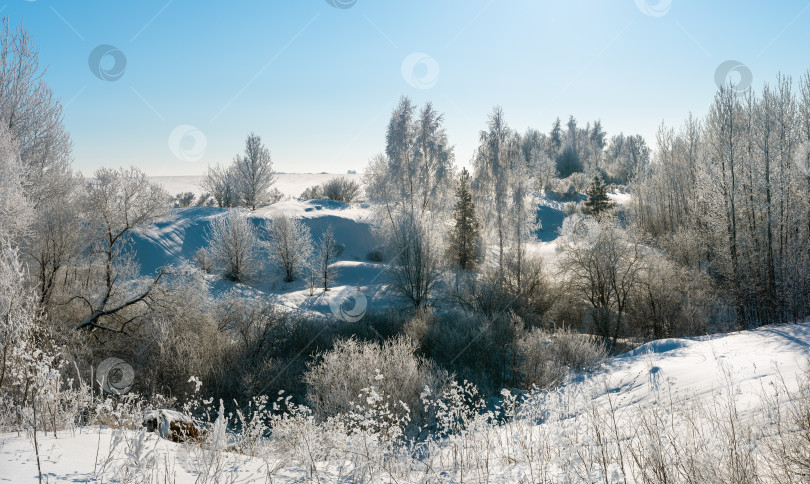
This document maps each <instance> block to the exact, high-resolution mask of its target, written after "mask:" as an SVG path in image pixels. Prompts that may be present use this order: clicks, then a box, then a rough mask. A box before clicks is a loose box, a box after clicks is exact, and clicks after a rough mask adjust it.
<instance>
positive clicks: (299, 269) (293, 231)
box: [267, 213, 312, 282]
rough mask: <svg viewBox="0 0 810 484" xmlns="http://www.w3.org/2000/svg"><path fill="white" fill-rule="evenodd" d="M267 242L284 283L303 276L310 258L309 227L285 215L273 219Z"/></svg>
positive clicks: (310, 236)
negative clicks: (282, 275)
mask: <svg viewBox="0 0 810 484" xmlns="http://www.w3.org/2000/svg"><path fill="white" fill-rule="evenodd" d="M268 230H269V233H270V240H269V241H268V242H267V244H268V247H269V250H270V257H271V259H272V261H273V263H274V264H275V265H276V266H277V267H278V268H279V269H280V270H281V272H282V274H284V281H285V282H292V281H294V280H295V279H296V278H298V277H299V276H301V275H303V274H304V271H305V269H306V268H307V264H308V262H309V260H310V257H311V256H312V235H311V234H310V231H309V227H307V226H306V225H304V223H303V222H302V221H301V220H300V219H297V218H293V217H290V216H289V215H287V214H284V213H282V214H279V215H276V216H274V217H273V220H272V222H271V223H270V227H269V229H268Z"/></svg>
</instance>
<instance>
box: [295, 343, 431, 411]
mask: <svg viewBox="0 0 810 484" xmlns="http://www.w3.org/2000/svg"><path fill="white" fill-rule="evenodd" d="M415 351H416V344H415V343H414V342H413V341H411V340H410V339H408V338H406V337H398V338H395V339H390V340H387V341H385V342H383V343H367V342H361V341H358V340H356V339H348V340H344V341H340V342H338V343H336V344H335V346H334V347H333V348H332V349H331V350H330V351H327V352H325V353H323V354H322V355H321V356H320V358H318V360H317V362H316V363H314V364H312V365H310V368H309V371H307V373H306V375H305V381H306V383H307V401H308V402H309V403H310V405H311V406H312V409H313V411H314V412H315V415H316V416H317V417H318V418H321V419H325V418H327V417H329V416H334V415H339V414H343V415H346V414H348V413H350V412H351V411H352V410H354V409H356V407H357V406H358V405H362V404H364V402H363V400H364V399H365V400H366V401H368V399H369V398H371V399H372V400H374V399H376V398H377V397H376V396H372V395H370V391H369V390H365V391H364V389H370V388H372V387H373V393H374V394H375V395H377V396H379V397H380V398H382V399H383V401H384V402H385V403H388V404H390V406H391V409H392V410H393V411H394V413H395V414H396V415H398V416H402V415H403V414H404V413H411V415H414V414H416V413H418V412H419V410H420V407H421V405H420V394H421V393H422V392H423V391H424V389H425V387H426V386H427V387H430V388H432V389H433V390H434V391H435V390H436V389H438V388H441V387H443V386H444V384H445V381H446V379H447V375H446V374H445V373H444V372H441V371H440V370H437V369H436V368H435V367H434V366H433V364H432V363H431V362H430V361H428V360H426V359H424V358H421V357H419V356H416V355H415ZM364 394H365V395H364ZM400 402H401V403H400Z"/></svg>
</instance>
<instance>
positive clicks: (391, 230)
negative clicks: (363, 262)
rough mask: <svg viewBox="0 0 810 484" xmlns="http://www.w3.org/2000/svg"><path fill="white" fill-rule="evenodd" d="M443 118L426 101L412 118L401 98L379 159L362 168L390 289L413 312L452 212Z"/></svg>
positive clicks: (427, 288)
mask: <svg viewBox="0 0 810 484" xmlns="http://www.w3.org/2000/svg"><path fill="white" fill-rule="evenodd" d="M443 122H444V119H443V116H442V115H441V114H439V113H438V112H437V111H436V110H435V109H434V108H433V105H432V104H430V103H427V104H426V105H425V106H424V107H423V108H422V109H421V110H420V111H419V113H418V117H416V108H415V106H414V105H413V103H412V102H411V100H410V99H409V98H407V97H403V98H402V99H400V101H399V104H398V105H397V107H396V108H395V109H394V111H393V113H392V114H391V119H390V121H389V123H388V128H387V130H386V148H385V154H384V155H378V156H375V157H374V158H373V159H372V161H371V162H370V163H369V167H368V169H367V170H366V175H365V182H366V195H367V197H368V198H369V200H371V201H374V202H376V203H377V206H378V207H379V209H378V213H377V215H378V218H379V220H380V223H379V224H378V227H379V235H380V238H381V239H382V240H383V242H384V245H385V246H386V247H387V248H388V250H389V251H390V252H391V253H392V254H395V257H394V264H393V265H392V268H391V275H392V278H393V280H394V284H393V286H392V287H393V289H394V290H395V291H397V292H398V293H399V295H401V296H404V298H405V299H407V300H408V301H409V302H411V303H413V304H414V305H415V306H416V307H417V308H418V307H421V306H422V305H424V304H426V303H427V301H428V299H429V297H430V293H431V292H432V290H433V288H434V286H435V282H436V280H437V274H436V271H437V270H438V263H439V260H440V257H439V253H438V252H437V251H440V249H441V247H440V246H441V244H440V241H439V240H434V238H435V237H436V236H437V235H438V234H439V232H440V231H441V230H442V221H443V217H444V215H445V214H446V213H447V211H448V210H449V209H450V208H451V200H452V196H451V194H452V184H453V178H454V171H455V168H454V164H453V163H454V158H453V150H452V147H450V145H449V144H448V142H447V136H446V134H445V131H444V127H443Z"/></svg>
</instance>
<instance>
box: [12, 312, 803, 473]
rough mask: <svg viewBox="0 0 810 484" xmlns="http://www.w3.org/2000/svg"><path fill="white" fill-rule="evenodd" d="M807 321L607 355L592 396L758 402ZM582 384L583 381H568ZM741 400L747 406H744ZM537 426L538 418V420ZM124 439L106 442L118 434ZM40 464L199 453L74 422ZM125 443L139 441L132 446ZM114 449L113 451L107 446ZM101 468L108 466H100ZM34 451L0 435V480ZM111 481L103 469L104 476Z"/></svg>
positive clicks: (790, 373) (96, 465)
mask: <svg viewBox="0 0 810 484" xmlns="http://www.w3.org/2000/svg"><path fill="white" fill-rule="evenodd" d="M808 354H810V322H808V323H802V324H795V325H783V326H770V327H764V328H760V329H757V330H754V331H741V332H737V333H729V334H723V335H715V336H706V337H697V338H685V339H665V340H659V341H653V342H651V343H648V344H646V345H644V346H642V347H640V348H638V349H636V350H634V351H632V352H629V353H626V354H624V355H620V356H617V357H614V358H612V359H610V360H608V361H607V363H606V364H605V365H604V367H603V369H602V371H601V372H600V373H598V374H596V375H594V376H592V377H589V378H588V380H599V379H606V381H607V382H608V385H607V386H606V387H605V389H604V392H603V394H602V395H601V396H598V395H597V398H600V399H605V398H609V397H610V398H614V399H615V403H614V404H615V405H616V408H617V413H620V414H623V415H632V410H633V409H634V408H635V407H638V406H639V405H642V404H645V403H649V402H650V401H652V400H655V399H657V398H659V396H660V395H659V392H660V390H661V387H662V386H663V385H664V384H667V385H670V386H671V387H672V388H673V389H674V390H675V391H676V392H677V393H678V394H679V395H683V396H686V397H687V398H692V399H697V400H701V401H703V402H704V403H709V399H710V398H711V397H712V395H715V394H716V393H717V392H718V391H722V389H724V388H727V387H728V386H729V385H731V386H732V387H733V388H734V389H735V392H736V393H737V395H738V396H740V397H741V398H740V402H741V405H742V407H741V410H742V411H743V412H745V411H746V410H747V411H751V410H753V409H755V408H756V405H761V403H760V400H759V399H758V398H756V396H757V395H758V394H759V392H761V390H762V389H763V388H766V387H768V385H769V384H770V383H771V382H775V381H776V380H777V379H779V380H780V381H783V382H785V384H786V385H787V387H788V389H795V387H796V379H797V378H798V377H799V375H800V374H801V373H802V372H804V371H807V370H808ZM583 383H587V381H581V382H579V383H577V382H574V383H570V385H578V384H583ZM746 407H747V408H746ZM540 425H542V424H540ZM124 436H126V437H129V442H130V444H129V445H117V446H116V445H112V444H113V443H114V442H116V439H117V438H118V439H119V440H120V439H121V437H124ZM38 439H39V446H40V454H41V459H42V470H43V472H44V473H45V474H46V476H47V478H48V481H49V482H85V481H88V482H97V481H98V480H99V477H98V473H99V472H100V470H103V469H107V471H110V472H111V469H114V468H116V466H119V467H120V466H122V465H125V464H128V463H129V464H131V465H133V466H134V465H135V463H136V462H141V463H143V462H146V463H147V466H148V465H149V463H153V464H154V465H155V466H159V467H160V469H161V472H164V473H165V474H166V475H168V480H170V481H172V482H178V483H183V482H195V479H196V477H197V474H196V473H197V472H199V469H200V463H201V462H204V461H205V458H206V457H205V455H206V454H205V452H203V451H202V450H200V448H199V447H195V446H194V444H176V443H172V442H169V441H166V440H163V439H159V438H157V436H156V435H155V434H147V433H144V432H136V431H133V430H127V431H123V432H121V431H114V430H111V429H109V428H104V427H87V428H79V429H77V430H75V431H73V432H60V433H58V436H57V437H56V438H55V437H54V436H53V435H43V434H40V435H39V436H38ZM131 442H136V443H139V445H137V446H133V445H132V444H131ZM111 449H112V450H111ZM221 459H222V462H220V463H219V464H218V466H219V468H222V469H224V472H225V473H226V474H227V475H228V477H229V478H233V479H234V480H235V481H237V482H250V481H252V480H262V481H264V480H265V477H266V475H267V472H268V466H269V467H270V473H271V475H272V480H273V481H274V482H295V481H297V480H299V479H301V478H302V475H305V474H304V472H305V470H303V469H295V468H284V469H282V470H276V466H277V465H279V464H284V463H283V462H273V461H272V460H268V461H265V460H262V459H258V458H250V457H246V456H242V455H238V454H232V453H228V452H225V453H223V454H222V457H221ZM491 471H492V472H493V473H495V474H496V475H493V476H492V479H491V481H492V482H509V481H510V479H514V478H516V475H517V474H516V472H517V471H516V470H513V469H511V468H509V467H501V468H493V469H492V470H491ZM105 472H106V471H105ZM36 476H37V471H36V457H35V454H34V451H33V446H32V440H31V439H30V438H29V437H27V436H25V435H18V434H0V481H6V482H33V481H35V480H36ZM105 478H106V480H109V475H105Z"/></svg>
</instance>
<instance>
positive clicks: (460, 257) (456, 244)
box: [449, 168, 480, 270]
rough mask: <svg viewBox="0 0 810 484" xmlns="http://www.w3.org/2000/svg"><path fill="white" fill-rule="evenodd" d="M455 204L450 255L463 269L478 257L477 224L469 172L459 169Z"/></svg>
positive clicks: (472, 263)
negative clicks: (459, 174) (459, 175)
mask: <svg viewBox="0 0 810 484" xmlns="http://www.w3.org/2000/svg"><path fill="white" fill-rule="evenodd" d="M456 199H457V201H456V205H455V208H454V209H453V219H454V220H455V222H456V223H455V225H454V226H453V228H452V229H450V235H449V239H450V246H449V251H450V257H451V259H452V261H453V264H454V265H457V266H458V267H460V268H461V269H463V270H468V269H472V268H473V267H474V266H475V263H476V262H477V259H478V249H479V246H478V244H479V240H480V239H479V225H478V220H477V219H476V218H475V205H474V204H473V199H472V194H471V193H470V173H469V172H468V171H467V169H466V168H464V169H463V170H461V177H460V179H459V183H458V188H457V189H456Z"/></svg>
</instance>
